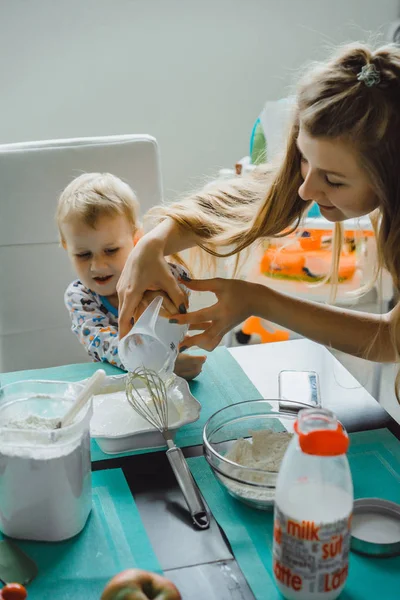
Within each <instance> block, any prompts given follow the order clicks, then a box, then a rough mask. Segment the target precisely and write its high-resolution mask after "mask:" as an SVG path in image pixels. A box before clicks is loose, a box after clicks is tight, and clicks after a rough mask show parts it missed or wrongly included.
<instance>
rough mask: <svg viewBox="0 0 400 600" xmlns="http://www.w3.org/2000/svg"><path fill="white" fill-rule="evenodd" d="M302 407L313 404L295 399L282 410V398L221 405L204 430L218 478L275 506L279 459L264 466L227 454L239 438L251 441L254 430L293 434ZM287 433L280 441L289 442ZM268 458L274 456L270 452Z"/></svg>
mask: <svg viewBox="0 0 400 600" xmlns="http://www.w3.org/2000/svg"><path fill="white" fill-rule="evenodd" d="M289 406H290V402H289V401H288V400H285V407H289ZM300 408H310V407H309V406H308V405H305V404H300V403H298V402H293V410H290V409H289V408H285V409H284V410H282V408H280V401H279V400H250V401H246V402H239V403H237V404H233V405H231V406H227V407H225V408H222V409H221V410H219V411H217V412H216V413H214V414H213V415H212V416H211V417H210V418H209V419H208V421H207V423H206V424H205V426H204V430H203V451H204V456H205V458H206V460H207V462H208V464H209V465H210V467H211V469H212V471H213V473H214V475H215V477H216V478H217V480H218V481H219V482H220V483H221V485H222V486H223V487H224V488H225V489H226V491H227V492H228V493H229V494H230V495H231V496H233V497H234V498H236V499H237V500H241V501H242V502H244V503H245V504H248V505H250V506H253V507H255V508H258V509H261V510H271V509H272V507H273V505H274V499H275V486H276V480H277V476H278V471H279V466H280V460H279V464H278V465H276V469H275V468H274V469H273V470H272V469H271V470H265V469H260V468H253V467H249V466H244V465H242V464H239V463H238V462H235V461H234V460H231V459H230V458H228V457H227V454H228V452H231V451H232V447H233V446H234V444H235V442H236V441H237V440H239V439H244V440H248V441H249V442H250V443H251V442H252V435H253V433H254V432H259V431H265V430H266V431H273V432H289V433H290V434H292V433H293V426H294V423H295V421H296V419H297V411H298V410H299V409H300ZM286 437H287V436H285V442H282V441H281V442H280V443H281V444H284V443H286ZM265 458H266V459H267V460H268V459H269V460H272V457H271V456H270V457H268V455H266V456H265ZM263 459H264V456H263ZM276 460H278V459H276ZM276 460H275V459H274V462H276ZM274 467H275V465H274Z"/></svg>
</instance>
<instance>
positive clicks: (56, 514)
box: [0, 415, 91, 541]
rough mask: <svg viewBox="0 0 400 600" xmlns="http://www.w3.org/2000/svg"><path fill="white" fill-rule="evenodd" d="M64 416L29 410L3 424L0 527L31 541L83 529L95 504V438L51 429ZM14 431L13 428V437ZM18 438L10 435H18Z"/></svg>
mask: <svg viewBox="0 0 400 600" xmlns="http://www.w3.org/2000/svg"><path fill="white" fill-rule="evenodd" d="M58 420H59V419H58V418H56V419H44V418H41V417H37V416H35V415H29V416H28V417H26V418H25V419H18V420H14V421H8V422H7V423H5V424H4V423H2V424H1V426H2V427H3V431H4V430H6V429H14V430H18V429H19V430H21V431H18V432H15V436H16V437H15V442H14V443H12V441H10V439H8V440H6V437H7V434H6V433H4V432H3V438H4V439H2V440H1V442H0V528H1V530H2V531H3V533H5V534H6V535H8V536H10V537H13V538H18V539H29V540H43V541H61V540H64V539H68V538H70V537H72V536H74V535H76V534H77V533H79V532H80V531H81V529H82V528H83V526H84V525H85V523H86V520H87V517H88V515H89V512H90V509H91V468H90V467H91V465H90V437H89V432H88V431H85V432H84V434H83V436H82V432H81V431H75V433H74V434H73V435H68V434H65V433H63V432H62V430H57V431H58V432H60V433H56V432H55V433H54V437H53V434H50V432H49V430H50V429H53V428H54V425H55V423H56V422H57V421H58ZM11 434H12V432H11V431H10V434H9V435H10V436H11ZM13 439H14V438H11V440H13Z"/></svg>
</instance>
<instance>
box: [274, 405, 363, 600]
mask: <svg viewBox="0 0 400 600" xmlns="http://www.w3.org/2000/svg"><path fill="white" fill-rule="evenodd" d="M295 432H296V433H295V435H294V436H293V439H292V441H291V442H290V444H289V447H288V449H287V451H286V454H285V456H284V458H283V461H282V465H281V468H280V471H279V475H278V480H277V486H276V496H275V514H274V547H273V571H274V576H275V581H276V584H277V586H278V589H279V590H280V592H281V593H282V595H283V596H284V597H285V598H286V599H287V600H334V599H335V598H337V597H338V596H339V595H340V593H341V591H342V589H343V588H344V585H345V582H346V579H347V574H348V560H349V550H350V526H351V515H352V510H353V483H352V479H351V473H350V468H349V463H348V460H347V456H346V452H347V449H348V445H349V439H348V436H347V433H346V432H345V430H344V429H343V427H342V426H341V425H340V423H338V421H337V419H336V417H335V416H334V414H333V413H331V412H330V411H328V410H325V409H314V408H311V409H305V410H302V411H301V412H300V413H299V417H298V419H297V421H296V424H295Z"/></svg>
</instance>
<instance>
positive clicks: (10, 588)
mask: <svg viewBox="0 0 400 600" xmlns="http://www.w3.org/2000/svg"><path fill="white" fill-rule="evenodd" d="M27 597H28V594H27V592H26V589H25V588H24V586H23V585H20V584H19V583H8V584H7V585H5V586H4V587H3V588H2V589H1V590H0V600H25V598H27Z"/></svg>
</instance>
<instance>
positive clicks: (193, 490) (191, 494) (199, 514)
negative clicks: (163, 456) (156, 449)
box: [167, 446, 210, 529]
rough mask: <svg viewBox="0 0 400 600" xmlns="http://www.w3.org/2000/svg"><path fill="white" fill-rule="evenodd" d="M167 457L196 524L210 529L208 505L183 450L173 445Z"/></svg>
mask: <svg viewBox="0 0 400 600" xmlns="http://www.w3.org/2000/svg"><path fill="white" fill-rule="evenodd" d="M167 457H168V460H169V463H170V465H171V467H172V470H173V472H174V473H175V477H176V480H177V482H178V484H179V487H180V488H181V491H182V494H183V495H184V497H185V500H186V504H187V506H188V509H189V512H190V514H191V515H192V519H193V521H194V523H195V525H197V527H199V528H200V529H208V527H210V521H209V518H208V514H207V511H206V507H205V506H204V502H203V499H202V497H201V495H200V492H199V491H198V489H197V486H196V484H195V482H194V479H193V477H192V474H191V472H190V471H189V467H188V466H187V462H186V460H185V457H184V456H183V454H182V450H181V449H180V448H178V447H177V446H173V447H172V448H170V449H169V450H167Z"/></svg>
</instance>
